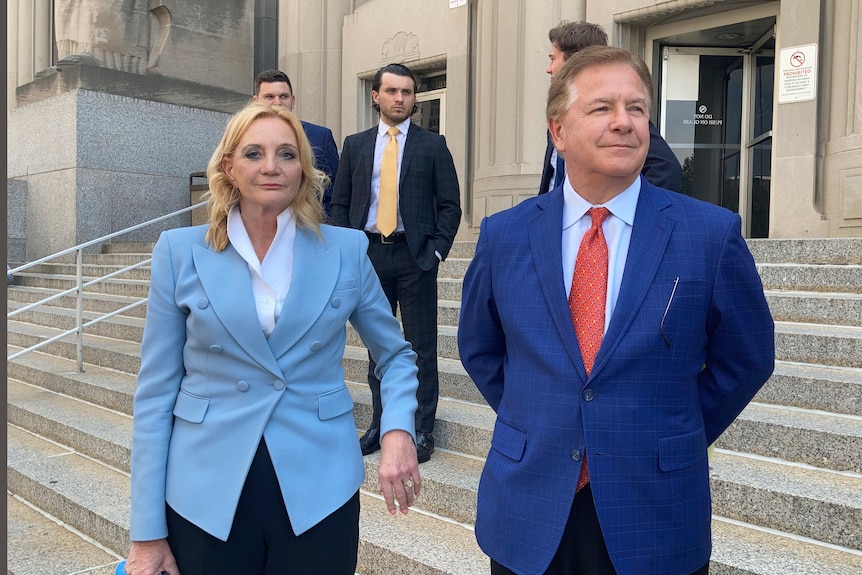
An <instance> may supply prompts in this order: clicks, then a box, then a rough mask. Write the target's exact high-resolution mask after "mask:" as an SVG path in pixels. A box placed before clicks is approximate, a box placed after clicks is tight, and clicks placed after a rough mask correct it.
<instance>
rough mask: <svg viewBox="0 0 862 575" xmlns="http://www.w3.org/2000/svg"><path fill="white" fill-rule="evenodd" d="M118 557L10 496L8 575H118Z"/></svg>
mask: <svg viewBox="0 0 862 575" xmlns="http://www.w3.org/2000/svg"><path fill="white" fill-rule="evenodd" d="M119 560H120V558H119V556H117V554H116V553H112V552H111V551H107V550H105V549H103V548H102V547H101V546H100V545H98V544H97V543H95V542H93V541H91V540H89V539H88V538H86V537H82V536H81V535H80V534H79V533H75V532H74V531H72V530H70V529H69V528H67V527H66V526H64V525H63V524H62V523H60V522H58V521H57V520H56V519H54V518H52V517H50V516H47V515H45V514H44V513H43V512H41V511H39V510H37V509H34V508H33V507H32V506H31V505H30V504H28V503H26V502H25V501H23V500H22V499H20V498H19V497H16V496H14V495H11V494H10V493H8V492H7V493H6V569H7V573H8V575H45V574H46V573H56V574H60V575H72V574H86V575H114V569H115V568H116V565H117V562H118V561H119Z"/></svg>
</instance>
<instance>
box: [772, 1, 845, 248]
mask: <svg viewBox="0 0 862 575" xmlns="http://www.w3.org/2000/svg"><path fill="white" fill-rule="evenodd" d="M785 14H787V15H788V17H784V15H785ZM820 16H821V13H820V3H819V2H810V1H809V0H782V2H781V13H780V14H779V16H778V26H777V35H776V46H775V66H776V72H777V71H778V69H779V68H780V62H779V58H780V54H781V50H782V49H783V48H789V47H791V46H802V45H806V44H817V46H818V50H820V51H821V53H820V54H818V55H817V56H818V58H817V60H818V68H822V67H823V66H828V63H827V62H826V61H824V59H823V54H822V49H823V45H824V40H825V41H826V42H830V41H831V40H829V39H825V38H822V37H821V35H820V29H821V27H820ZM778 82H780V78H779V77H778V75H777V74H776V86H775V90H776V99H775V102H776V103H775V111H774V119H775V121H774V126H775V128H774V131H775V137H774V138H773V139H772V188H771V193H770V195H771V200H770V202H769V237H770V238H785V237H796V238H805V237H813V238H819V237H825V236H827V235H828V223H827V222H826V220H825V218H824V217H822V216H821V214H820V213H819V212H818V208H817V206H816V205H815V192H814V190H815V189H816V184H817V181H816V178H817V129H818V121H817V110H818V107H819V106H822V103H819V102H822V98H823V93H822V86H819V87H818V92H819V93H818V94H817V98H816V99H815V100H813V101H809V102H790V103H784V104H779V103H778V97H777V94H778V90H779V89H780V88H779V85H778Z"/></svg>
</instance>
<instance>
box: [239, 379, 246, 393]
mask: <svg viewBox="0 0 862 575" xmlns="http://www.w3.org/2000/svg"><path fill="white" fill-rule="evenodd" d="M236 389H237V391H248V382H246V381H242V380H240V381H238V382H236Z"/></svg>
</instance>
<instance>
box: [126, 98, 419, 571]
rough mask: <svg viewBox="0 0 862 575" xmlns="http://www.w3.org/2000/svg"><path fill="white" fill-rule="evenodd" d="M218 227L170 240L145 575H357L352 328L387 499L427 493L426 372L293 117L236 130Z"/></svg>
mask: <svg viewBox="0 0 862 575" xmlns="http://www.w3.org/2000/svg"><path fill="white" fill-rule="evenodd" d="M207 176H208V179H209V184H210V192H211V195H210V198H209V205H208V210H209V216H210V218H209V220H210V223H209V224H208V225H205V226H197V227H191V228H183V229H176V230H171V231H168V232H165V233H163V234H162V236H161V238H160V239H159V241H158V242H157V243H156V246H155V249H154V251H153V262H152V281H151V286H150V299H149V303H148V309H147V318H146V327H145V329H144V337H143V343H142V347H141V370H140V374H139V376H138V386H137V392H136V394H135V411H134V414H135V415H134V426H133V437H132V466H131V471H132V482H131V485H132V494H131V495H132V497H131V502H132V507H131V522H130V523H131V527H130V535H131V540H132V546H131V550H130V553H129V559H128V561H127V563H126V572H127V573H129V574H130V575H158V574H160V573H168V574H169V575H179V574H180V572H182V574H183V575H195V574H203V573H206V574H207V575H213V574H216V575H218V574H220V573H224V574H228V573H231V574H236V573H243V574H250V575H254V574H261V575H264V574H265V575H274V574H278V573H285V574H287V573H290V574H305V573H308V574H311V573H327V574H333V575H334V574H341V573H343V574H344V575H352V574H353V573H354V571H355V567H356V553H357V549H358V530H359V527H358V525H359V495H358V490H359V486H360V484H361V483H362V481H363V477H364V466H363V462H362V454H361V453H360V449H359V443H358V441H357V432H356V425H355V423H354V420H353V401H352V399H351V396H350V393H349V392H348V389H347V387H346V386H345V382H344V372H343V369H342V365H341V359H342V355H343V353H344V346H345V343H346V323H347V322H348V321H349V322H350V323H351V325H353V327H354V328H355V329H356V331H357V332H358V333H359V335H360V336H361V337H362V340H363V342H364V343H365V344H366V345H367V346H368V349H369V350H370V352H371V354H372V355H373V357H374V358H375V360H376V361H377V365H378V369H379V376H380V378H381V380H382V382H383V383H382V389H383V404H384V411H383V418H382V420H381V425H382V433H383V440H384V442H383V446H382V452H381V463H380V473H379V474H380V484H381V491H382V493H383V496H384V498H385V500H386V506H387V508H388V510H389V512H390V513H391V514H393V515H394V514H396V512H397V509H398V508H400V509H401V512H402V513H407V510H408V508H409V507H410V506H411V505H412V503H413V499H414V497H415V496H418V495H419V492H420V481H421V480H420V476H419V468H418V464H417V461H416V448H415V444H414V441H415V437H414V436H413V433H414V431H413V430H414V414H415V411H416V388H417V380H416V356H415V354H414V353H413V351H412V350H411V348H410V345H409V344H408V343H407V342H405V340H404V338H403V336H402V335H401V331H400V329H399V325H398V323H397V321H396V320H395V318H394V317H393V316H392V313H391V310H390V308H389V303H388V301H387V300H386V297H385V295H384V293H383V291H382V289H381V288H380V284H379V282H378V279H377V276H376V275H375V273H374V269H373V268H372V266H371V263H370V262H369V260H368V257H367V256H366V250H367V242H368V240H367V238H366V236H365V234H363V233H362V232H361V231H357V230H350V229H343V228H335V227H330V226H326V225H320V224H319V222H320V221H321V218H322V209H321V204H320V200H319V197H320V192H321V190H322V187H323V185H324V183H325V176H324V175H323V174H322V173H321V172H319V171H317V170H316V169H315V168H314V155H313V153H312V151H311V148H310V146H309V144H308V140H307V139H306V137H305V134H304V131H303V130H302V126H301V124H300V122H299V121H298V120H297V119H296V117H294V116H293V115H292V114H291V113H290V112H289V111H288V110H287V109H286V108H281V107H270V106H268V105H265V104H255V103H253V104H250V105H249V106H247V107H246V108H244V109H243V110H241V111H240V112H238V113H237V114H236V115H235V116H233V117H232V118H231V120H230V121H229V123H228V125H227V129H226V131H225V134H224V136H223V138H222V140H221V142H220V144H219V146H218V148H217V149H216V151H215V153H214V154H213V157H212V159H211V160H210V164H209V167H208V170H207Z"/></svg>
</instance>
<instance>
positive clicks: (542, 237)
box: [527, 190, 587, 382]
mask: <svg viewBox="0 0 862 575" xmlns="http://www.w3.org/2000/svg"><path fill="white" fill-rule="evenodd" d="M536 206H537V208H538V210H537V212H538V213H537V214H536V216H535V217H533V218H531V219H530V220H529V221H528V222H527V226H528V232H529V235H530V250H531V253H532V256H533V261H534V262H535V264H536V270H537V272H538V274H539V284H540V285H541V288H542V294H543V295H544V297H545V302H546V303H547V305H548V309H549V310H550V312H551V317H552V318H553V321H554V325H555V326H556V328H557V332H558V333H559V334H560V339H561V340H562V341H563V345H564V346H565V348H566V351H567V352H568V354H569V357H570V358H571V360H572V363H573V364H575V366H577V370H578V375H579V376H580V377H581V379H582V380H583V381H585V382H586V380H587V372H586V369H585V368H584V361H583V358H581V350H580V348H579V347H578V338H577V337H576V336H575V330H574V328H573V327H572V320H571V317H572V316H571V313H570V312H569V305H568V300H567V298H566V291H565V286H564V285H563V282H562V281H561V279H560V275H561V271H562V269H563V267H562V266H563V264H562V262H563V251H562V241H561V239H560V238H561V235H562V230H563V194H562V192H561V191H559V190H554V191H552V192H550V193H548V194H544V195H542V196H541V197H540V198H539V200H538V201H537V203H536ZM549 232H550V233H549Z"/></svg>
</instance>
